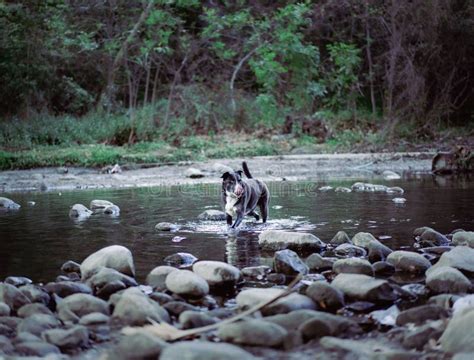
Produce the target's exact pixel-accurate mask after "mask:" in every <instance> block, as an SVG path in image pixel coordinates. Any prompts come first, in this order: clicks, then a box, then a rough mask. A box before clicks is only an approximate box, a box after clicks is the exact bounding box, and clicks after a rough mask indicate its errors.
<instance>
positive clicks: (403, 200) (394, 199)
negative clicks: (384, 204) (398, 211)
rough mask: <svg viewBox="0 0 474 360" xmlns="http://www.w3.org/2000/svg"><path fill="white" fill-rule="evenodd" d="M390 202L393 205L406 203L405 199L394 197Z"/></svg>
mask: <svg viewBox="0 0 474 360" xmlns="http://www.w3.org/2000/svg"><path fill="white" fill-rule="evenodd" d="M392 202H394V203H395V204H405V203H406V202H407V199H405V198H402V197H396V198H393V199H392Z"/></svg>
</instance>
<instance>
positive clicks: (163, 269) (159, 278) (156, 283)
mask: <svg viewBox="0 0 474 360" xmlns="http://www.w3.org/2000/svg"><path fill="white" fill-rule="evenodd" d="M172 271H177V269H176V268H175V267H172V266H157V267H156V268H154V269H153V270H152V271H150V273H149V274H148V275H147V277H146V283H147V284H148V285H150V286H151V287H152V288H153V289H156V290H159V291H162V290H166V277H167V276H168V274H169V273H170V272H172Z"/></svg>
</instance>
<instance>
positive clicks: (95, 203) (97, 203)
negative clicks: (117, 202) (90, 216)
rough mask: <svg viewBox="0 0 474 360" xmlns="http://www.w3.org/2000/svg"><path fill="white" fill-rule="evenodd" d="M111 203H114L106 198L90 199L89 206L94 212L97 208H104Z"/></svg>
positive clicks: (111, 204)
mask: <svg viewBox="0 0 474 360" xmlns="http://www.w3.org/2000/svg"><path fill="white" fill-rule="evenodd" d="M113 205H114V203H113V202H110V201H108V200H92V201H91V203H90V205H89V207H90V208H91V210H92V211H94V212H95V211H97V210H104V209H105V208H107V207H109V206H113Z"/></svg>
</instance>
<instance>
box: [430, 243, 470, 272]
mask: <svg viewBox="0 0 474 360" xmlns="http://www.w3.org/2000/svg"><path fill="white" fill-rule="evenodd" d="M441 266H451V267H453V268H456V269H458V270H460V271H461V272H465V273H474V249H472V248H470V247H468V246H456V247H455V248H454V249H452V250H451V251H448V252H445V253H443V255H441V257H440V258H439V260H438V262H437V263H436V264H434V265H433V266H432V267H431V268H429V269H428V270H427V271H426V275H429V274H430V273H431V272H432V271H434V270H435V269H437V268H439V267H441Z"/></svg>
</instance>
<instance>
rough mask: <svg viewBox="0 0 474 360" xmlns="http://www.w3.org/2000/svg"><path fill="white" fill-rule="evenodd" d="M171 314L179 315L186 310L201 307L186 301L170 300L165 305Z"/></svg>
mask: <svg viewBox="0 0 474 360" xmlns="http://www.w3.org/2000/svg"><path fill="white" fill-rule="evenodd" d="M163 307H164V308H165V309H166V311H168V313H169V314H170V315H173V316H176V317H179V316H180V315H181V314H182V313H183V312H185V311H199V308H198V307H196V306H193V305H191V304H188V303H187V302H184V301H169V302H167V303H165V304H164V305H163Z"/></svg>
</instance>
